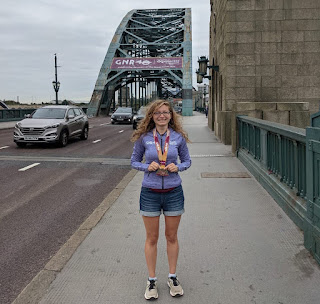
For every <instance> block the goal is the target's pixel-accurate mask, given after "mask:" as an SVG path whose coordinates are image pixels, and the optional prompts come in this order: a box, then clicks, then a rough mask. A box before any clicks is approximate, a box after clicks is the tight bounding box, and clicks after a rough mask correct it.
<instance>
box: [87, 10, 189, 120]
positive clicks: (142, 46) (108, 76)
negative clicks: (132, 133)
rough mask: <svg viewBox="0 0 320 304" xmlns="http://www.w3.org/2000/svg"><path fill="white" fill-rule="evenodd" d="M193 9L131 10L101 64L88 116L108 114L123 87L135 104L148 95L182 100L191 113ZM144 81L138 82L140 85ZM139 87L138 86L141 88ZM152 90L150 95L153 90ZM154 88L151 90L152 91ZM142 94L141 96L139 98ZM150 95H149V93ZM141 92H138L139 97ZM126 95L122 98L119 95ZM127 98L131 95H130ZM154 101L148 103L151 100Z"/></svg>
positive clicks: (183, 107)
mask: <svg viewBox="0 0 320 304" xmlns="http://www.w3.org/2000/svg"><path fill="white" fill-rule="evenodd" d="M119 57H120V58H129V59H130V58H131V59H133V58H145V59H146V60H148V59H150V58H166V59H170V58H173V59H174V58H176V57H177V58H180V57H181V58H183V61H182V65H181V66H174V67H170V68H168V67H167V66H166V67H161V66H160V67H158V66H156V67H153V68H147V67H139V68H131V67H129V68H122V69H119V68H118V67H116V68H115V67H114V66H112V64H113V61H114V59H115V58H119ZM191 58H192V37H191V9H190V8H176V9H149V10H148V9H147V10H132V11H130V12H128V14H127V15H126V16H125V17H124V18H123V20H122V21H121V23H120V24H119V26H118V28H117V29H116V32H115V34H114V37H113V39H112V41H111V43H110V45H109V48H108V51H107V54H106V56H105V59H104V61H103V63H102V66H101V69H100V73H99V76H98V79H97V81H96V84H95V88H94V91H93V94H92V97H91V101H90V104H89V107H88V111H87V114H88V115H89V116H96V115H99V113H100V112H101V111H100V110H101V109H102V108H103V109H104V110H105V114H108V113H109V110H110V108H111V107H112V106H115V92H116V91H118V92H120V96H121V94H123V93H122V92H123V89H125V90H124V92H126V94H128V92H129V94H130V95H131V97H130V96H129V98H130V100H131V102H132V98H133V95H134V98H135V100H137V98H138V99H139V105H140V100H141V99H142V100H143V99H144V98H145V99H147V97H148V96H149V97H150V100H151V96H152V98H153V97H158V98H159V97H160V98H168V97H173V98H174V97H176V98H179V97H180V98H182V100H183V102H182V114H183V115H188V116H189V115H192V65H191ZM137 82H139V83H137ZM136 85H138V88H137V86H136ZM149 91H151V93H150V92H149ZM148 92H149V93H148ZM140 94H141V95H142V97H141V96H140ZM147 94H149V95H148V96H147ZM138 95H139V96H138ZM120 98H121V97H120ZM126 98H128V97H126ZM150 100H149V101H150Z"/></svg>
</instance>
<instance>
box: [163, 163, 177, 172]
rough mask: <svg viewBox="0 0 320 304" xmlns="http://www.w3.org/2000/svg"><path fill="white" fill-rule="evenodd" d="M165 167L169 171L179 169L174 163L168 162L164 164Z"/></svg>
mask: <svg viewBox="0 0 320 304" xmlns="http://www.w3.org/2000/svg"><path fill="white" fill-rule="evenodd" d="M165 169H167V170H168V171H169V172H178V171H179V169H178V167H177V166H176V165H175V164H174V163H171V164H169V165H168V166H166V168H165Z"/></svg>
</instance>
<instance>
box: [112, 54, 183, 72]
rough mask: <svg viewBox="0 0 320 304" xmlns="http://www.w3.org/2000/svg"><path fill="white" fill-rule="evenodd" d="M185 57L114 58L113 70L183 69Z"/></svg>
mask: <svg viewBox="0 0 320 304" xmlns="http://www.w3.org/2000/svg"><path fill="white" fill-rule="evenodd" d="M182 64H183V57H143V58H137V57H131V58H128V57H117V58H113V60H112V64H111V69H143V70H154V69H181V68H182Z"/></svg>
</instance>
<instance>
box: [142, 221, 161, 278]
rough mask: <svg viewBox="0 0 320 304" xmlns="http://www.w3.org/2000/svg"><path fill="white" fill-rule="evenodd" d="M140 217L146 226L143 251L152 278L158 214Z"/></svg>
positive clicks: (155, 254)
mask: <svg viewBox="0 0 320 304" xmlns="http://www.w3.org/2000/svg"><path fill="white" fill-rule="evenodd" d="M142 218H143V222H144V226H145V228H146V244H145V247H144V253H145V256H146V262H147V267H148V271H149V277H151V278H154V277H155V276H156V263H157V244H158V238H159V218H160V216H155V217H148V216H142Z"/></svg>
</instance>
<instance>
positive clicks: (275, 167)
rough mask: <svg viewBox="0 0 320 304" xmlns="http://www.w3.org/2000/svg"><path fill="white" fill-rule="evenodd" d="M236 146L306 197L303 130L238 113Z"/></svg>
mask: <svg viewBox="0 0 320 304" xmlns="http://www.w3.org/2000/svg"><path fill="white" fill-rule="evenodd" d="M237 118H238V132H239V147H238V149H243V150H246V151H247V152H248V153H249V154H250V155H251V156H252V157H253V158H254V159H256V160H257V161H259V162H260V163H261V165H262V168H265V169H266V170H268V173H269V174H274V175H275V176H277V177H278V178H279V181H280V182H282V183H283V184H284V185H286V186H287V187H289V188H290V189H293V190H295V194H296V195H298V196H300V197H302V198H304V199H305V197H306V132H305V130H304V129H300V128H296V127H292V126H287V125H282V124H278V123H274V122H270V121H266V120H262V119H257V118H251V117H247V116H238V117H237Z"/></svg>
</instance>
